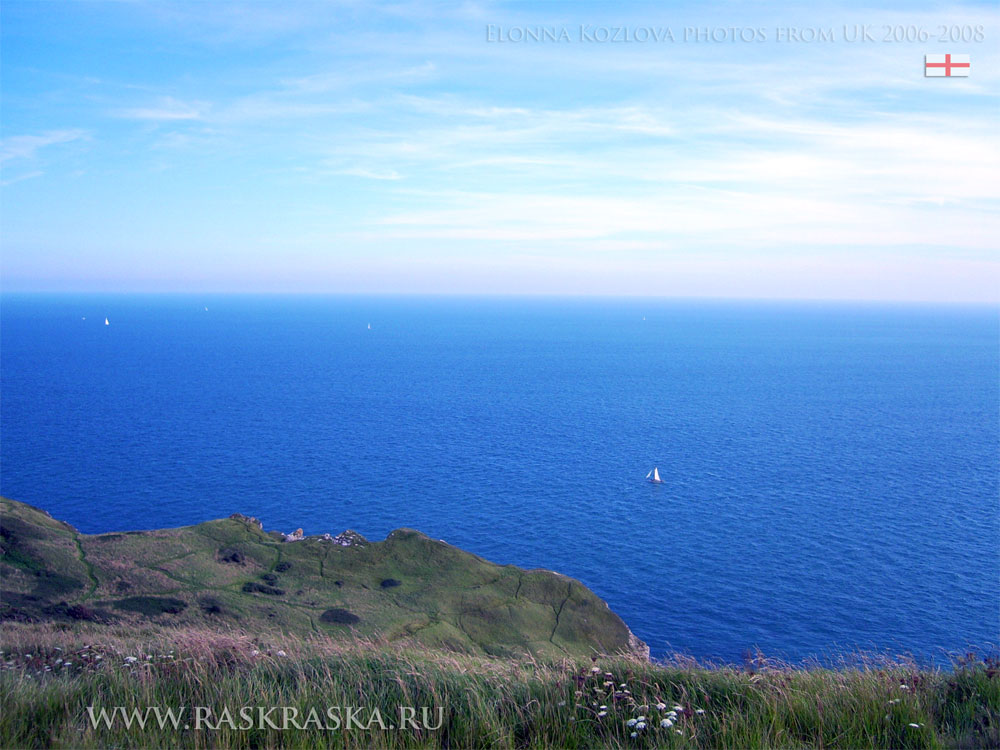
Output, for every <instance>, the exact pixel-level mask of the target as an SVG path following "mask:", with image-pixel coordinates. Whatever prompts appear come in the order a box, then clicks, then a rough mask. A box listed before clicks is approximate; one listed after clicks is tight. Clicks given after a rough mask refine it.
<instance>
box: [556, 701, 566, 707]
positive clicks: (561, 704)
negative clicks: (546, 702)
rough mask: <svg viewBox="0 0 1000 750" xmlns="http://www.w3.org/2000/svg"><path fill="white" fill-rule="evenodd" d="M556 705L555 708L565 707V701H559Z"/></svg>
mask: <svg viewBox="0 0 1000 750" xmlns="http://www.w3.org/2000/svg"><path fill="white" fill-rule="evenodd" d="M556 705H557V706H565V705H566V701H559V702H558V703H557V704H556Z"/></svg>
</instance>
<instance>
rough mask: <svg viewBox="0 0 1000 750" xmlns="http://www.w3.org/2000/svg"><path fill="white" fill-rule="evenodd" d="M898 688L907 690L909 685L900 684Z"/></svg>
mask: <svg viewBox="0 0 1000 750" xmlns="http://www.w3.org/2000/svg"><path fill="white" fill-rule="evenodd" d="M899 689H900V690H909V689H910V686H909V685H900V686H899Z"/></svg>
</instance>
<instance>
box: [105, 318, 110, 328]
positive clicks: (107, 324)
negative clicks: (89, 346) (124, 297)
mask: <svg viewBox="0 0 1000 750" xmlns="http://www.w3.org/2000/svg"><path fill="white" fill-rule="evenodd" d="M104 325H106V326H109V325H111V323H110V322H109V321H108V319H107V318H105V319H104Z"/></svg>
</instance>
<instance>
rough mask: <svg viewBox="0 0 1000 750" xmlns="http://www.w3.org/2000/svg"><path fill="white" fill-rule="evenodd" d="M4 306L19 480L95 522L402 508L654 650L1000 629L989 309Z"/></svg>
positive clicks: (997, 330)
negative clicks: (557, 587) (532, 571)
mask: <svg viewBox="0 0 1000 750" xmlns="http://www.w3.org/2000/svg"><path fill="white" fill-rule="evenodd" d="M205 307H207V308H208V310H207V311H206V310H205V309H204V308H205ZM0 312H2V318H0V321H2V351H0V353H2V358H0V366H2V370H0V395H2V426H0V429H2V441H0V448H2V469H0V485H2V486H0V491H2V493H3V494H4V495H5V496H8V497H12V498H15V499H18V500H23V501H25V502H29V503H32V504H35V505H38V506H40V507H42V508H44V509H46V510H48V511H49V512H51V513H52V515H54V516H56V517H57V518H61V519H64V520H67V521H69V522H70V523H72V524H73V525H75V526H76V527H77V528H79V529H81V530H82V531H85V532H103V531H110V530H121V529H141V528H155V527H163V526H174V525H184V524H192V523H197V522H199V521H204V520H207V519H211V518H217V517H221V516H226V515H229V514H230V513H232V512H234V511H239V512H242V513H246V514H250V515H255V516H258V517H261V518H262V519H263V520H264V522H265V527H266V528H269V529H272V528H278V529H282V530H285V531H291V530H293V529H295V528H297V527H300V526H301V527H303V528H304V529H305V530H306V532H307V533H314V534H315V533H322V532H325V531H330V532H338V531H341V530H343V529H345V528H353V529H356V530H358V531H360V532H361V533H363V534H364V535H366V536H368V537H369V538H373V539H381V538H382V537H384V536H385V535H386V534H387V533H388V532H389V531H391V530H392V529H394V528H397V527H400V526H410V527H414V528H417V529H420V530H422V531H424V532H425V533H427V534H429V535H431V536H433V537H436V538H443V539H445V540H446V541H448V542H450V543H452V544H455V545H458V546H460V547H463V548H465V549H467V550H470V551H472V552H475V553H477V554H480V555H482V556H484V557H487V558H489V559H491V560H494V561H497V562H501V563H514V564H517V565H520V566H524V567H543V568H549V569H552V570H557V571H560V572H562V573H565V574H567V575H571V576H573V577H575V578H579V579H580V580H581V581H583V582H584V583H586V584H587V585H588V586H590V587H591V588H592V589H593V590H594V591H596V592H597V593H598V594H599V595H600V596H602V597H603V598H604V599H606V600H607V601H608V602H609V604H610V605H611V607H612V608H613V609H614V610H615V611H616V612H618V613H619V614H621V616H622V617H623V618H624V619H625V621H626V622H627V623H628V624H629V625H630V626H631V627H632V629H633V630H634V631H635V632H636V633H637V635H639V636H640V637H641V638H643V639H644V640H646V641H647V642H648V643H649V644H650V646H651V647H652V649H653V652H654V654H662V653H664V652H666V651H670V650H678V651H681V652H685V653H688V654H691V655H694V656H696V657H700V658H714V659H725V660H739V659H740V658H741V654H742V653H743V652H744V650H745V649H748V648H752V647H759V648H761V649H762V650H763V651H764V653H765V654H768V655H772V656H780V657H784V658H789V659H800V658H805V657H810V656H819V657H821V658H823V657H832V656H836V655H837V654H840V653H845V652H848V651H851V650H853V649H857V648H862V649H876V650H883V649H888V650H892V651H909V652H913V653H915V654H917V655H918V656H921V657H922V658H929V659H935V658H939V657H940V656H941V655H942V654H943V652H944V650H956V649H962V648H964V647H966V646H967V645H969V644H974V645H975V644H980V645H981V644H988V643H996V642H997V641H1000V510H998V496H1000V489H998V413H1000V403H998V392H1000V387H998V371H1000V366H998V351H1000V327H998V314H997V310H996V309H995V308H933V307H915V306H895V307H890V306H875V305H868V306H858V305H854V306H849V305H834V304H792V303H783V304H777V303H774V304H765V303H722V302H664V301H648V300H615V301H582V300H557V299H550V300H525V299H507V300H503V299H417V298H377V297H358V298H343V297H341V298H325V297H281V296H277V297H241V296H222V297H204V296H200V297H193V296H146V297H142V296H103V297H102V296H16V295H6V296H5V297H4V298H3V300H2V310H0ZM105 316H107V317H108V318H109V319H110V323H111V325H108V326H105V325H104V319H105ZM84 318H86V319H84ZM369 323H370V324H371V329H370V330H369V328H368V325H369ZM654 465H655V466H658V467H659V470H660V473H661V475H662V476H663V478H664V480H665V482H664V484H662V485H658V486H654V485H651V484H649V483H647V482H645V481H644V479H643V478H644V477H645V475H646V473H647V472H648V471H649V470H650V469H652V467H653V466H654Z"/></svg>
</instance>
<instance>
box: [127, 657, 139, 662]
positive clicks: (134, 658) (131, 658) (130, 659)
mask: <svg viewBox="0 0 1000 750" xmlns="http://www.w3.org/2000/svg"><path fill="white" fill-rule="evenodd" d="M137 661H139V660H138V659H137V658H136V657H134V656H126V657H125V663H126V664H135V663H136V662H137Z"/></svg>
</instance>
